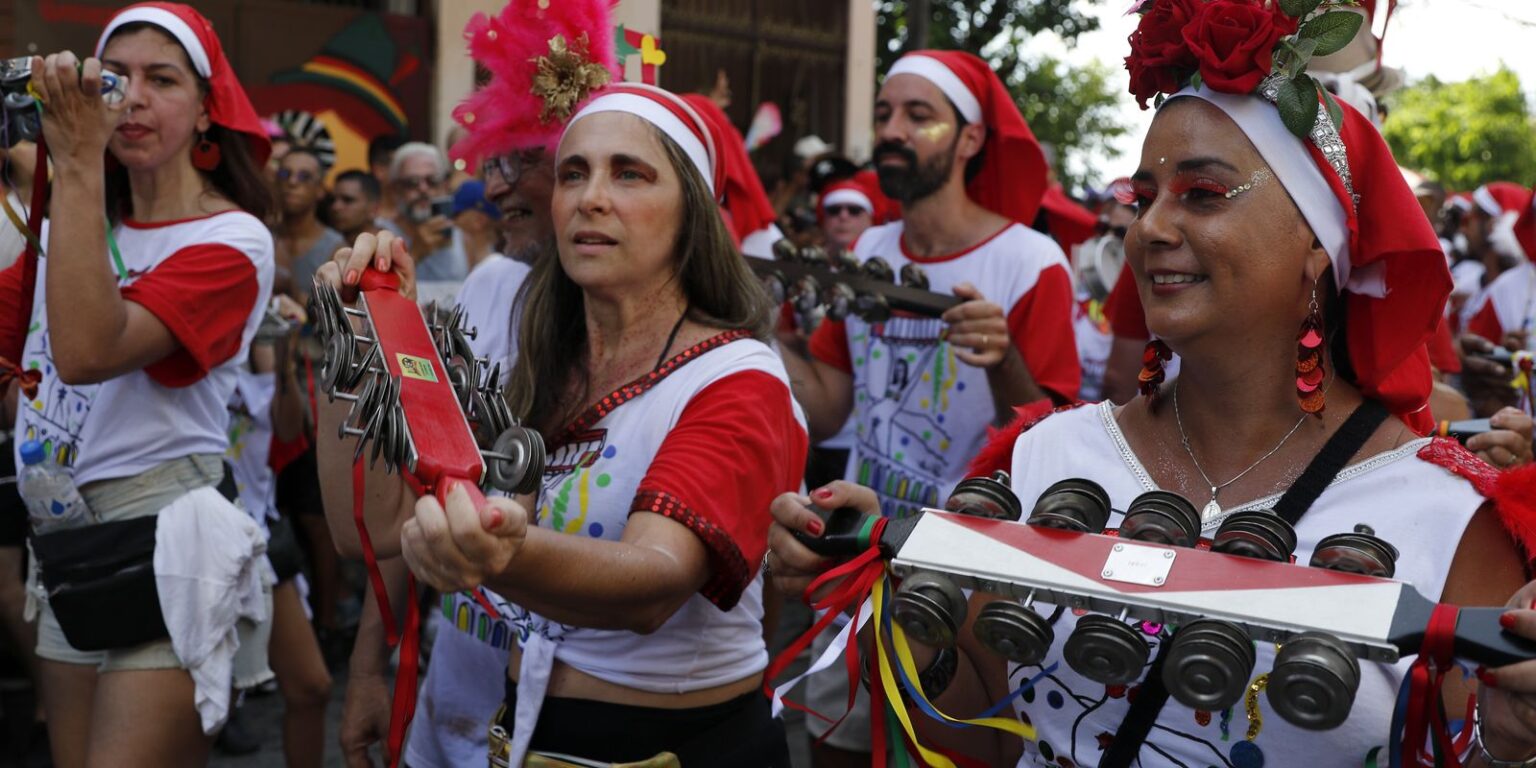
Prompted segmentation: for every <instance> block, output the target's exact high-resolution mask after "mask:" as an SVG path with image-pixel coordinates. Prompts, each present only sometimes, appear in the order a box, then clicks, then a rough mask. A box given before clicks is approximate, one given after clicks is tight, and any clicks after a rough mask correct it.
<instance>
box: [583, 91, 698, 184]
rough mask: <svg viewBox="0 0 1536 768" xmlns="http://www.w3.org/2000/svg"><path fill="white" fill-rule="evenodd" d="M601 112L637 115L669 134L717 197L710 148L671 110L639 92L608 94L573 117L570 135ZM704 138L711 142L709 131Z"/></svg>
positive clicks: (691, 112)
mask: <svg viewBox="0 0 1536 768" xmlns="http://www.w3.org/2000/svg"><path fill="white" fill-rule="evenodd" d="M631 87H632V86H631ZM658 90H660V89H658ZM663 93H665V92H663ZM667 97H668V98H674V97H672V96H671V94H667ZM677 101H678V103H679V104H682V106H683V108H684V109H687V110H688V114H690V115H693V114H694V112H693V110H692V109H691V108H689V107H688V105H687V104H683V100H682V99H677ZM599 112H623V113H625V114H630V115H634V116H635V117H638V118H640V119H641V120H644V121H646V122H648V123H650V124H651V125H654V126H656V127H657V128H660V129H661V132H662V133H665V134H666V135H667V137H668V138H670V139H672V140H673V141H675V142H677V145H678V146H679V147H682V150H683V154H685V155H687V156H688V159H689V160H692V161H693V167H694V168H696V169H698V171H699V175H700V176H703V177H704V186H705V187H707V188H708V189H709V193H710V194H711V195H713V194H715V174H714V171H713V170H712V169H711V165H710V162H709V158H710V152H709V149H708V148H707V147H706V146H705V144H704V141H700V140H699V134H698V132H696V131H695V130H693V129H691V128H689V127H688V126H687V125H684V124H683V121H682V120H680V119H678V117H677V115H675V114H673V113H672V111H671V110H669V109H667V108H666V107H663V106H662V105H660V104H658V103H656V101H655V100H654V99H651V98H648V97H645V96H641V95H639V94H637V93H625V92H623V91H618V92H615V93H605V94H603V95H601V96H598V97H597V98H595V99H593V100H592V101H590V102H588V103H587V105H586V106H585V107H582V108H581V111H579V112H577V113H576V114H575V115H574V116H572V117H571V119H570V121H569V122H567V123H566V124H565V130H566V133H569V132H570V130H571V126H573V125H575V124H576V121H578V120H580V119H582V118H583V117H586V116H588V115H595V114H597V113H599ZM695 120H697V122H698V124H699V128H700V129H701V130H703V128H704V126H703V121H702V120H698V119H697V117H695ZM704 135H705V137H706V138H705V141H707V140H708V138H707V137H708V135H709V134H708V132H707V131H706V132H705V134H704ZM560 140H561V143H564V141H565V134H562V135H561V139H560ZM556 154H557V155H558V154H559V151H558V150H556Z"/></svg>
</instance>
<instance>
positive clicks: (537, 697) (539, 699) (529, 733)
mask: <svg viewBox="0 0 1536 768" xmlns="http://www.w3.org/2000/svg"><path fill="white" fill-rule="evenodd" d="M557 645H559V641H556V640H551V639H549V638H547V637H545V636H544V635H543V634H541V633H538V632H532V633H529V635H528V639H527V640H525V641H523V656H522V660H521V661H520V662H519V663H518V667H517V708H516V709H515V710H514V714H513V719H512V754H511V755H509V760H508V761H507V765H522V764H523V760H524V759H525V758H526V757H527V755H528V744H529V743H530V742H531V741H533V727H534V726H535V725H538V722H539V711H540V710H541V709H543V708H544V694H545V693H546V692H548V691H549V675H550V672H552V671H553V670H554V668H555V647H556V646H557Z"/></svg>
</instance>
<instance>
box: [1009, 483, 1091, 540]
mask: <svg viewBox="0 0 1536 768" xmlns="http://www.w3.org/2000/svg"><path fill="white" fill-rule="evenodd" d="M1109 511H1110V510H1109V494H1108V493H1105V492H1104V488H1103V487H1102V486H1100V485H1099V484H1098V483H1095V482H1093V481H1092V480H1086V479H1082V478H1073V479H1068V480H1061V481H1058V482H1055V483H1052V484H1051V486H1050V487H1048V488H1046V489H1045V492H1044V493H1042V494H1040V498H1039V499H1038V500H1037V501H1035V507H1034V510H1033V511H1031V512H1030V513H1029V520H1028V521H1027V522H1028V523H1029V524H1030V525H1040V526H1045V527H1046V528H1060V529H1063V530H1068V531H1082V532H1085V533H1103V532H1104V525H1105V524H1106V523H1108V522H1109Z"/></svg>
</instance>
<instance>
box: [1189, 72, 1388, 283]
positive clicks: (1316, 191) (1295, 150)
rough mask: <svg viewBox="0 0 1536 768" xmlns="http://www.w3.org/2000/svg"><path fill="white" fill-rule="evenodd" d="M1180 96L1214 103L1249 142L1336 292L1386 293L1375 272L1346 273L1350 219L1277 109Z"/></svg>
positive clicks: (1238, 99) (1219, 97) (1210, 94)
mask: <svg viewBox="0 0 1536 768" xmlns="http://www.w3.org/2000/svg"><path fill="white" fill-rule="evenodd" d="M1181 96H1192V97H1195V98H1198V99H1202V100H1204V101H1206V102H1209V103H1211V104H1214V105H1215V106H1216V107H1217V108H1218V109H1220V110H1221V111H1222V112H1225V113H1226V115H1227V117H1230V118H1232V122H1234V123H1237V127H1238V128H1239V129H1240V130H1241V131H1242V132H1243V133H1244V134H1245V135H1247V137H1248V141H1249V142H1251V143H1252V144H1253V146H1254V148H1255V149H1257V150H1258V151H1259V155H1260V156H1262V157H1263V158H1264V162H1265V163H1266V164H1268V165H1269V169H1270V171H1271V172H1273V173H1274V174H1275V178H1277V179H1279V180H1280V184H1281V186H1283V187H1285V191H1286V192H1288V193H1289V194H1290V196H1291V200H1292V201H1293V202H1295V203H1296V207H1297V208H1298V209H1300V210H1301V217H1302V218H1304V219H1306V220H1307V224H1308V225H1309V226H1311V227H1312V234H1314V235H1316V236H1317V241H1318V242H1319V243H1322V245H1323V250H1325V251H1327V252H1328V259H1329V261H1331V262H1332V263H1333V277H1334V283H1335V284H1336V285H1337V286H1338V289H1339V290H1341V291H1342V290H1344V288H1345V287H1346V286H1347V287H1348V288H1349V290H1350V291H1351V292H1353V293H1360V294H1365V295H1368V296H1376V297H1382V296H1385V295H1386V282H1385V280H1384V278H1383V276H1382V275H1381V274H1380V270H1379V269H1373V268H1370V267H1367V268H1365V269H1361V270H1358V271H1357V272H1356V271H1354V270H1351V268H1350V263H1349V218H1348V215H1347V214H1346V213H1345V211H1344V206H1343V205H1342V204H1340V202H1339V198H1338V197H1337V196H1336V195H1334V193H1333V188H1332V187H1330V186H1328V181H1327V180H1326V179H1324V178H1323V172H1322V169H1320V168H1318V166H1317V162H1316V161H1315V160H1313V159H1312V153H1311V152H1308V151H1307V148H1306V146H1305V145H1303V144H1302V139H1300V138H1298V137H1297V136H1296V134H1294V133H1291V132H1290V130H1289V129H1287V128H1286V127H1285V123H1284V122H1283V121H1281V120H1280V110H1278V109H1276V108H1275V105H1273V104H1271V103H1269V102H1268V101H1265V100H1264V99H1263V98H1262V97H1259V96H1251V95H1244V96H1238V95H1236V94H1231V93H1220V92H1217V91H1212V90H1210V89H1208V88H1200V89H1199V90H1196V89H1194V88H1185V89H1184V90H1182V91H1179V92H1178V93H1176V94H1174V95H1173V98H1174V99H1177V98H1179V97H1181ZM1171 100H1172V99H1170V101H1171ZM1164 103H1167V102H1164ZM1373 266H1374V265H1373Z"/></svg>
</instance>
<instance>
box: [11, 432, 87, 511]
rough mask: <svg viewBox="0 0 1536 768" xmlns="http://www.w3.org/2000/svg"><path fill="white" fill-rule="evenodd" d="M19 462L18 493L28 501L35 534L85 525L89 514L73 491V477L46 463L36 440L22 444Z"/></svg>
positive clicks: (83, 500) (77, 491) (52, 464)
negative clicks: (20, 465) (20, 464)
mask: <svg viewBox="0 0 1536 768" xmlns="http://www.w3.org/2000/svg"><path fill="white" fill-rule="evenodd" d="M21 463H22V467H21V473H20V474H18V475H17V477H16V484H17V490H19V491H21V497H22V498H23V499H25V500H26V502H27V512H28V514H30V515H31V517H32V531H33V532H34V533H38V534H42V533H48V532H49V531H57V530H62V529H64V528H73V527H75V526H77V525H83V524H84V523H85V522H86V518H87V516H88V515H89V514H90V511H89V509H88V508H87V507H86V506H85V499H82V498H80V491H79V490H77V489H76V488H75V480H74V478H72V477H70V476H69V473H68V472H65V471H64V468H63V467H60V466H59V465H58V464H57V463H55V462H52V461H49V460H48V455H47V454H46V453H44V452H43V444H42V443H39V442H38V441H36V440H28V441H26V442H25V443H22V444H21Z"/></svg>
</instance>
